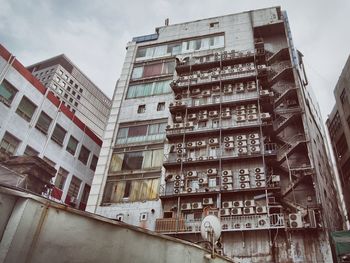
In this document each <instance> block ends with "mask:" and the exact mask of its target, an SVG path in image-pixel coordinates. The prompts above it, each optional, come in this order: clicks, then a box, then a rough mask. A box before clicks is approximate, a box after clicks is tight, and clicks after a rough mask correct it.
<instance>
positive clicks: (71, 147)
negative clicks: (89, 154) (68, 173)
mask: <svg viewBox="0 0 350 263" xmlns="http://www.w3.org/2000/svg"><path fill="white" fill-rule="evenodd" d="M77 146H78V140H77V139H75V138H74V137H73V136H70V138H69V141H68V144H67V149H66V150H67V152H69V153H71V154H72V155H74V154H75V151H76V149H77Z"/></svg>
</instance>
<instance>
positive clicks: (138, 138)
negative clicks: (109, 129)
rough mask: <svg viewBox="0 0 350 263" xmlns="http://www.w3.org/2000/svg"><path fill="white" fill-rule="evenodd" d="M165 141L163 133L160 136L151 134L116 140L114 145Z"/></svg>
mask: <svg viewBox="0 0 350 263" xmlns="http://www.w3.org/2000/svg"><path fill="white" fill-rule="evenodd" d="M164 139H165V133H161V134H151V135H144V136H136V137H127V138H117V141H116V143H115V144H116V145H123V144H133V143H140V142H151V141H163V140H164Z"/></svg>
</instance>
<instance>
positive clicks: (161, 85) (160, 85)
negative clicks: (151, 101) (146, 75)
mask: <svg viewBox="0 0 350 263" xmlns="http://www.w3.org/2000/svg"><path fill="white" fill-rule="evenodd" d="M170 82H171V81H170V80H166V81H159V82H155V83H154V91H153V94H163V93H169V92H171V88H170Z"/></svg>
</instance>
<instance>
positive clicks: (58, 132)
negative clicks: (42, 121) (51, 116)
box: [51, 124, 67, 145]
mask: <svg viewBox="0 0 350 263" xmlns="http://www.w3.org/2000/svg"><path fill="white" fill-rule="evenodd" d="M66 133H67V132H66V131H65V129H63V128H62V127H61V126H60V125H59V124H56V126H55V129H54V130H53V133H52V136H51V139H52V140H53V141H54V142H56V143H58V144H59V145H63V141H64V138H65V137H66Z"/></svg>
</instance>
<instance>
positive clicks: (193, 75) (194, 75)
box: [190, 74, 198, 79]
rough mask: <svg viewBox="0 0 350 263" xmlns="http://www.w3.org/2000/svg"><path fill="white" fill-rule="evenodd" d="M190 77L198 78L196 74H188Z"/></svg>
mask: <svg viewBox="0 0 350 263" xmlns="http://www.w3.org/2000/svg"><path fill="white" fill-rule="evenodd" d="M190 79H198V75H197V74H192V75H190Z"/></svg>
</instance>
